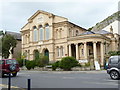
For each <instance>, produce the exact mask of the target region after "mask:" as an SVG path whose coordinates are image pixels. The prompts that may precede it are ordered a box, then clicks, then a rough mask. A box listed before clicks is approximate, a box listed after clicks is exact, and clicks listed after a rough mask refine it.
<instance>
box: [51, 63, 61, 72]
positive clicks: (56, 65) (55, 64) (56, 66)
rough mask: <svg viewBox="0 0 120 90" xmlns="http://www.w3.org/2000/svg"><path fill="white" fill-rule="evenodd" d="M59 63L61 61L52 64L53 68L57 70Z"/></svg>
mask: <svg viewBox="0 0 120 90" xmlns="http://www.w3.org/2000/svg"><path fill="white" fill-rule="evenodd" d="M59 63H60V61H57V62H55V63H53V64H52V70H56V69H57V68H59Z"/></svg>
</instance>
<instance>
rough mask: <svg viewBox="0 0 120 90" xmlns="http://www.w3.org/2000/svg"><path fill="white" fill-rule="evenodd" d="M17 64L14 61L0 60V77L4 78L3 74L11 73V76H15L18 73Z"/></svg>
mask: <svg viewBox="0 0 120 90" xmlns="http://www.w3.org/2000/svg"><path fill="white" fill-rule="evenodd" d="M19 70H20V69H19V64H18V62H17V60H15V59H2V60H0V72H1V76H4V74H9V73H11V74H12V75H13V76H16V75H17V72H19Z"/></svg>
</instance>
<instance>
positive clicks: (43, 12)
mask: <svg viewBox="0 0 120 90" xmlns="http://www.w3.org/2000/svg"><path fill="white" fill-rule="evenodd" d="M40 13H42V14H45V15H48V16H52V15H53V14H52V13H48V12H45V11H42V10H38V11H37V12H36V13H35V14H33V15H32V16H31V17H30V18H29V19H28V21H31V20H33V19H34V18H35V17H36V16H37V15H39V14H40Z"/></svg>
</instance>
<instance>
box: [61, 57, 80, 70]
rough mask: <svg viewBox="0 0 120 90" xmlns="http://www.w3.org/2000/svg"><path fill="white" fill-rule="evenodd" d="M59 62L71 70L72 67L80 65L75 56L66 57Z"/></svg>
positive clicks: (65, 68)
mask: <svg viewBox="0 0 120 90" xmlns="http://www.w3.org/2000/svg"><path fill="white" fill-rule="evenodd" d="M59 64H60V65H59V66H60V68H61V69H63V70H64V71H70V70H71V68H73V67H76V66H78V61H77V60H76V59H75V58H74V57H64V58H62V60H61V62H60V63H59Z"/></svg>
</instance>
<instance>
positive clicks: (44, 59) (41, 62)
mask: <svg viewBox="0 0 120 90" xmlns="http://www.w3.org/2000/svg"><path fill="white" fill-rule="evenodd" d="M48 63H49V58H48V57H47V56H42V55H41V56H40V58H39V59H38V60H37V61H36V64H37V66H39V67H44V66H45V65H47V64H48Z"/></svg>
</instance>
